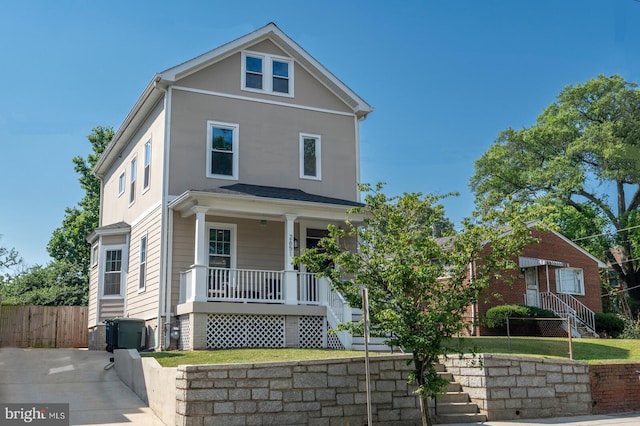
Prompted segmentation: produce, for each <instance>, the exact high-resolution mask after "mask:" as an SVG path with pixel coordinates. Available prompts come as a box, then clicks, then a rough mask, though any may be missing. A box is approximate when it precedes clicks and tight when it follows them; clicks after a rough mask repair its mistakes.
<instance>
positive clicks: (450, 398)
mask: <svg viewBox="0 0 640 426" xmlns="http://www.w3.org/2000/svg"><path fill="white" fill-rule="evenodd" d="M437 401H438V404H448V403H453V402H470V399H469V394H468V393H466V392H447V393H445V394H443V395H438V398H437Z"/></svg>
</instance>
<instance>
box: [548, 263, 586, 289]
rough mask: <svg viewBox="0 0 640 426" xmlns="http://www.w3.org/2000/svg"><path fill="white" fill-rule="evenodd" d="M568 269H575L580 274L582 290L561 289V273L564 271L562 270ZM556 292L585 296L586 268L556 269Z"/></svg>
mask: <svg viewBox="0 0 640 426" xmlns="http://www.w3.org/2000/svg"><path fill="white" fill-rule="evenodd" d="M567 270H571V271H575V272H577V275H578V276H579V280H578V282H579V285H580V291H578V292H575V291H565V290H564V289H562V290H561V289H560V282H561V281H560V274H561V273H562V271H567ZM555 275H556V292H557V293H560V294H575V295H577V296H584V295H585V288H584V287H585V282H584V270H583V269H582V268H571V267H570V268H558V269H556V274H555Z"/></svg>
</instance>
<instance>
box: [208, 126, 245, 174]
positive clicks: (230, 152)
mask: <svg viewBox="0 0 640 426" xmlns="http://www.w3.org/2000/svg"><path fill="white" fill-rule="evenodd" d="M207 177H211V178H220V179H233V180H237V179H238V125H237V124H230V123H220V122H217V121H209V122H208V123H207Z"/></svg>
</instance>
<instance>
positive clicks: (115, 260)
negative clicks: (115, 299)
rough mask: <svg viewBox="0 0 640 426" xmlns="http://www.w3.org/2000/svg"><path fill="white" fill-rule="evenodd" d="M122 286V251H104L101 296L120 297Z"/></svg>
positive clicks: (119, 249) (118, 249)
mask: <svg viewBox="0 0 640 426" xmlns="http://www.w3.org/2000/svg"><path fill="white" fill-rule="evenodd" d="M121 284H122V249H121V248H117V249H106V250H105V251H104V273H103V288H104V290H103V294H104V295H105V296H120V295H121Z"/></svg>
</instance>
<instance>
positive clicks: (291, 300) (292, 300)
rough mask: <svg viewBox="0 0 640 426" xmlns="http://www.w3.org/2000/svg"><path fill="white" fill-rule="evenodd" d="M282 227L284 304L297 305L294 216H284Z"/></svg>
mask: <svg viewBox="0 0 640 426" xmlns="http://www.w3.org/2000/svg"><path fill="white" fill-rule="evenodd" d="M284 217H285V225H284V274H283V275H284V277H283V279H284V303H285V304H287V305H297V304H298V274H297V272H296V271H295V270H294V269H293V263H292V262H293V256H294V253H295V252H294V248H295V247H294V241H295V235H294V223H295V220H296V218H297V216H296V215H292V214H286V215H284Z"/></svg>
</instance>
